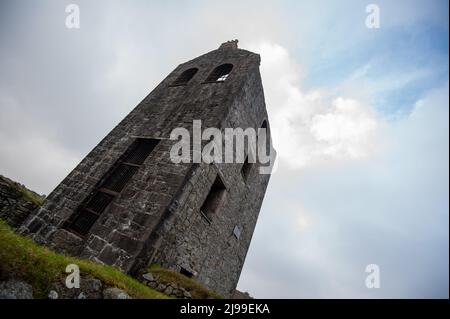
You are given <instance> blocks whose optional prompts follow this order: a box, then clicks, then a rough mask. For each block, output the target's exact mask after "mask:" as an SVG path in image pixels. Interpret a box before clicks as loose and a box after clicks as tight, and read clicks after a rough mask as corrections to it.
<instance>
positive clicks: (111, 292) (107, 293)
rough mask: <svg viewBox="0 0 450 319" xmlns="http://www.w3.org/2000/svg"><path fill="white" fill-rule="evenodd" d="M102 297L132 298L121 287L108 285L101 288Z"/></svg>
mask: <svg viewBox="0 0 450 319" xmlns="http://www.w3.org/2000/svg"><path fill="white" fill-rule="evenodd" d="M103 298H104V299H132V298H131V297H130V295H128V294H127V293H126V292H125V291H123V290H122V289H119V288H116V287H109V288H106V289H105V290H103Z"/></svg>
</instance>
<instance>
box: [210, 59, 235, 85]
mask: <svg viewBox="0 0 450 319" xmlns="http://www.w3.org/2000/svg"><path fill="white" fill-rule="evenodd" d="M232 69H233V64H230V63H225V64H222V65H219V66H218V67H216V68H215V69H214V70H213V71H212V72H211V73H210V75H209V76H208V78H207V79H206V82H224V81H225V80H226V79H227V78H228V76H229V75H230V73H231V70H232Z"/></svg>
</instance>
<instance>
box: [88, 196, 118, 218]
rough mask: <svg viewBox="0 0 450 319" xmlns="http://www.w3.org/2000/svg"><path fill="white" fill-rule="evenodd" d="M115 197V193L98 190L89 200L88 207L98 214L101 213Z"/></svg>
mask: <svg viewBox="0 0 450 319" xmlns="http://www.w3.org/2000/svg"><path fill="white" fill-rule="evenodd" d="M113 199H114V196H113V195H110V194H106V193H103V192H97V193H96V194H95V195H94V196H92V197H91V199H90V200H89V201H88V203H87V205H86V208H88V209H89V210H92V211H94V212H96V213H98V214H101V213H102V212H103V211H104V210H105V208H106V207H108V205H109V203H111V202H112V200H113Z"/></svg>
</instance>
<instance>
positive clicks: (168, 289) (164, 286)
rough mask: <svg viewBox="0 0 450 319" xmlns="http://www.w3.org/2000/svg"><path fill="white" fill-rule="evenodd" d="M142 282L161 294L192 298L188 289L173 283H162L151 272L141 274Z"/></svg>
mask: <svg viewBox="0 0 450 319" xmlns="http://www.w3.org/2000/svg"><path fill="white" fill-rule="evenodd" d="M141 282H142V283H144V284H145V285H147V286H149V287H150V288H153V289H155V290H157V291H159V292H162V293H163V294H165V295H167V296H169V297H172V298H177V299H192V295H191V293H190V292H189V291H187V290H186V289H184V288H183V287H181V286H179V285H177V284H175V283H164V282H161V281H160V280H158V278H157V277H156V276H153V275H152V274H151V273H146V274H143V275H142V280H141Z"/></svg>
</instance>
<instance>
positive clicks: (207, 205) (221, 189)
mask: <svg viewBox="0 0 450 319" xmlns="http://www.w3.org/2000/svg"><path fill="white" fill-rule="evenodd" d="M226 192H227V189H226V188H225V185H224V184H223V182H222V180H221V179H220V177H219V175H217V177H216V180H215V181H214V183H213V185H212V186H211V189H210V190H209V193H208V196H206V199H205V201H204V202H203V205H202V207H201V208H200V212H201V213H202V214H203V216H205V217H206V218H207V219H208V221H211V219H212V217H213V216H214V215H215V214H217V212H218V210H219V208H220V206H221V205H222V204H223V202H224V200H225V196H226Z"/></svg>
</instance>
